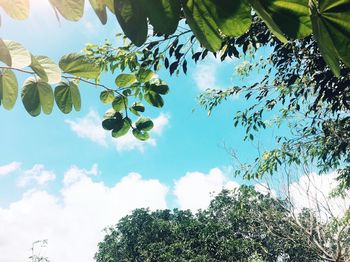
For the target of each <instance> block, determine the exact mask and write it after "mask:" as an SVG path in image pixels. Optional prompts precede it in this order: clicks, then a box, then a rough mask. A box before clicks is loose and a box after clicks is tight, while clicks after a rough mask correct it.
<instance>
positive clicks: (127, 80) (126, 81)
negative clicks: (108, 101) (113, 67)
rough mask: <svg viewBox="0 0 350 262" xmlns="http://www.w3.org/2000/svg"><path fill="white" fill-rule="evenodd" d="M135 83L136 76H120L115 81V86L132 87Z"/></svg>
mask: <svg viewBox="0 0 350 262" xmlns="http://www.w3.org/2000/svg"><path fill="white" fill-rule="evenodd" d="M135 81H136V76H135V75H133V74H120V75H118V76H117V78H116V79H115V84H116V85H117V86H119V87H126V86H130V85H132V84H133V83H134V82H135Z"/></svg>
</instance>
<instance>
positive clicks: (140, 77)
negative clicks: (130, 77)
mask: <svg viewBox="0 0 350 262" xmlns="http://www.w3.org/2000/svg"><path fill="white" fill-rule="evenodd" d="M154 76H155V74H154V72H153V71H152V70H149V69H144V68H141V69H140V70H139V72H138V73H137V74H136V77H137V81H139V82H141V83H146V82H148V81H149V80H151V79H152V78H153V77H154Z"/></svg>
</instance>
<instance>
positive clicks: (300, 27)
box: [260, 0, 312, 39]
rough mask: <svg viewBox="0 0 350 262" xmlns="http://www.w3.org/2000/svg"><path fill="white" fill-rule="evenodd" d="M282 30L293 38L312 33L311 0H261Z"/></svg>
mask: <svg viewBox="0 0 350 262" xmlns="http://www.w3.org/2000/svg"><path fill="white" fill-rule="evenodd" d="M260 2H261V5H263V6H264V8H265V10H266V12H268V13H269V14H270V15H271V18H272V20H273V21H274V22H275V23H276V25H277V26H278V27H279V28H280V29H281V31H282V32H283V33H284V34H285V35H287V36H289V37H290V38H292V39H296V38H304V37H306V36H308V35H310V34H311V33H312V25H311V19H310V8H309V0H288V1H286V0H264V1H260Z"/></svg>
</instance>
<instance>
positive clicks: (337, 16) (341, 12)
mask: <svg viewBox="0 0 350 262" xmlns="http://www.w3.org/2000/svg"><path fill="white" fill-rule="evenodd" d="M319 5H320V8H319V14H320V15H319V16H318V17H316V15H313V19H314V20H317V19H318V20H321V21H322V22H321V23H320V26H321V30H323V31H324V32H318V33H315V36H316V39H317V38H318V37H319V35H320V33H321V34H322V33H323V34H327V33H328V36H327V35H325V36H324V37H323V40H325V38H327V37H329V39H327V40H326V41H327V42H321V41H322V40H321V39H319V40H318V44H319V46H320V49H321V46H322V49H323V54H324V53H327V52H328V55H327V56H328V57H329V56H331V55H332V53H333V54H334V51H327V50H325V49H326V48H327V47H325V45H326V44H327V43H329V42H331V41H332V45H331V47H332V46H334V47H335V49H336V53H337V54H338V56H339V58H340V59H341V60H342V61H343V62H344V64H345V65H346V66H348V67H350V52H349V50H350V23H349V21H350V0H336V1H329V0H320V1H319ZM328 50H329V47H328ZM327 63H328V62H327Z"/></svg>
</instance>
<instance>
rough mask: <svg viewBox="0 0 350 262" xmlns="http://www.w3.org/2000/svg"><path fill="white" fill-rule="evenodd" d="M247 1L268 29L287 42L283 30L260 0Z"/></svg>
mask: <svg viewBox="0 0 350 262" xmlns="http://www.w3.org/2000/svg"><path fill="white" fill-rule="evenodd" d="M248 1H249V3H250V4H251V5H252V7H253V8H254V10H255V12H256V13H257V14H258V15H259V17H260V18H261V19H262V20H263V21H264V22H265V24H266V25H267V27H268V28H269V29H270V31H271V32H272V33H273V34H274V35H275V36H276V37H277V38H278V39H279V40H280V41H281V42H283V43H286V42H288V40H287V38H286V37H285V36H284V34H283V32H282V31H281V29H280V28H279V26H278V25H277V24H276V23H275V21H274V20H273V18H272V16H271V14H270V13H269V12H268V11H267V10H266V8H265V7H264V6H263V4H262V1H260V0H248Z"/></svg>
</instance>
